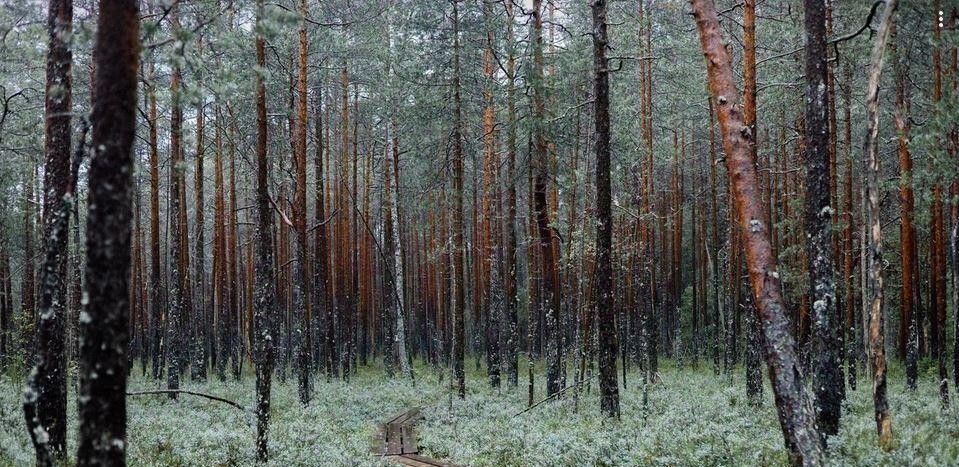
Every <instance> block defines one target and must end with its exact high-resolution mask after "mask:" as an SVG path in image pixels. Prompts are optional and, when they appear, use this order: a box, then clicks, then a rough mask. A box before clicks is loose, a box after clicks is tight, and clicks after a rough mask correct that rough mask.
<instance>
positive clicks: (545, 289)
mask: <svg viewBox="0 0 959 467" xmlns="http://www.w3.org/2000/svg"><path fill="white" fill-rule="evenodd" d="M532 15H533V18H532V32H531V38H530V41H531V42H532V47H533V63H532V65H531V67H530V87H531V89H532V94H533V95H532V101H533V102H532V103H533V108H532V117H533V130H532V131H533V135H532V137H533V152H532V154H531V155H530V164H531V165H532V169H533V192H532V193H531V196H532V199H533V212H534V217H535V222H536V241H537V244H538V249H539V255H540V258H539V263H538V265H539V268H540V271H539V273H540V280H541V281H542V287H541V291H540V293H539V294H538V301H537V303H536V309H537V310H538V311H539V312H540V313H542V315H543V317H544V322H543V325H544V326H543V330H544V335H545V336H544V337H545V339H546V351H545V352H546V395H547V396H552V395H554V394H556V393H557V392H559V390H560V389H562V388H561V387H560V355H559V351H560V340H561V338H562V332H561V331H560V329H559V321H558V319H557V315H558V313H559V303H560V300H559V298H560V296H559V293H560V291H559V290H557V285H558V284H556V258H555V250H554V248H553V230H552V227H550V225H549V224H550V220H549V215H550V211H549V203H548V201H547V194H548V191H549V186H548V185H549V176H550V174H549V140H548V139H547V135H546V125H547V123H546V86H545V83H544V76H543V17H542V16H543V2H542V0H533V9H532Z"/></svg>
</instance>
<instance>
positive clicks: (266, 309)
mask: <svg viewBox="0 0 959 467" xmlns="http://www.w3.org/2000/svg"><path fill="white" fill-rule="evenodd" d="M263 14H264V13H263V0H257V2H256V22H257V26H256V30H257V31H258V32H257V35H256V44H255V47H256V63H257V66H258V67H259V69H260V70H263V69H265V67H266V46H265V40H264V38H263V35H262V32H260V31H261V29H260V28H261V26H260V23H261V22H262V21H263ZM266 130H267V126H266V86H265V85H264V83H263V75H262V74H261V73H260V72H257V73H256V224H257V229H256V233H255V249H256V296H255V297H254V300H255V301H256V304H255V310H254V315H253V354H254V364H255V365H256V407H255V409H254V410H255V413H256V458H257V461H259V462H266V460H267V455H268V454H267V440H268V439H269V426H270V379H271V377H272V375H273V336H272V335H271V329H272V326H271V324H270V323H271V322H272V320H273V317H274V314H275V313H274V310H275V306H276V289H275V285H274V282H273V279H274V270H273V239H272V236H271V234H270V233H271V232H272V229H273V210H272V209H270V192H269V185H268V183H269V172H268V171H269V165H268V161H267V153H266V148H267V141H266V138H267V131H266Z"/></svg>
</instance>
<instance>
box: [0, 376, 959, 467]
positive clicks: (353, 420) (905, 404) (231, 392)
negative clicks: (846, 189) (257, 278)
mask: <svg viewBox="0 0 959 467" xmlns="http://www.w3.org/2000/svg"><path fill="white" fill-rule="evenodd" d="M467 367H469V368H470V369H471V370H473V371H471V372H470V374H469V375H468V393H467V398H466V400H465V401H459V400H458V399H456V398H455V397H454V398H453V399H452V406H451V405H450V398H449V395H450V393H449V387H448V385H449V379H448V378H444V379H442V380H441V379H440V378H439V376H438V375H436V374H434V373H433V372H432V371H431V370H429V369H427V368H425V367H419V368H418V371H417V382H416V384H415V385H411V384H409V382H408V381H405V380H401V379H397V380H392V381H391V380H389V379H387V378H386V377H385V376H383V373H382V372H381V371H380V370H379V368H376V367H371V368H363V369H361V370H360V373H359V375H357V376H356V377H354V378H353V379H352V381H351V382H350V383H344V382H341V381H334V382H327V381H326V380H325V379H324V378H320V379H318V380H317V381H316V386H315V397H314V399H313V401H312V402H311V403H310V405H309V406H308V407H303V406H302V405H300V403H299V401H298V399H297V392H296V385H295V380H294V379H293V378H290V379H288V380H287V382H286V383H281V382H279V381H276V380H275V382H274V393H273V396H274V397H273V411H272V415H273V421H272V423H271V433H270V455H271V462H270V464H271V465H278V466H288V465H381V464H384V462H383V461H382V460H381V459H377V458H375V457H373V456H371V455H370V447H371V442H372V440H373V435H374V431H375V429H376V424H377V423H378V422H381V421H384V420H386V419H387V418H389V417H390V416H392V415H395V414H397V413H399V412H402V411H404V410H405V409H407V408H410V407H416V406H422V407H425V409H424V415H425V416H426V419H425V421H424V422H423V423H422V424H421V425H420V427H419V439H420V445H421V447H422V448H423V450H424V453H425V454H427V455H430V456H433V457H437V458H445V459H450V460H452V461H454V462H457V463H459V464H468V465H476V466H527V465H534V466H537V465H542V466H556V465H697V466H699V465H783V464H785V463H786V453H785V450H784V449H783V447H782V435H781V432H780V430H779V424H778V422H777V419H776V413H775V409H774V406H773V405H772V396H771V394H770V391H769V387H768V385H767V386H766V387H765V388H764V399H763V401H762V405H761V406H760V407H753V406H750V405H749V404H747V403H746V399H745V396H744V394H745V383H744V381H743V377H742V372H741V371H740V372H737V374H735V375H734V376H733V379H730V378H729V377H727V376H719V377H716V376H713V374H712V371H711V369H710V368H707V367H706V366H701V367H699V368H690V367H688V366H687V367H684V368H677V367H676V366H674V365H673V364H671V363H670V362H666V363H665V365H664V366H663V368H662V371H661V373H660V377H661V378H660V381H659V382H657V383H656V384H653V385H650V386H648V388H647V391H648V392H647V394H648V399H647V400H648V402H647V403H646V404H645V405H644V403H643V392H644V389H643V386H642V381H641V380H640V378H639V375H638V374H636V373H632V372H631V373H629V375H628V378H629V379H628V381H627V385H626V389H625V390H624V389H622V388H621V399H622V417H621V419H620V420H619V421H612V420H607V419H606V418H605V417H603V416H601V415H600V414H599V410H598V407H599V400H598V396H597V387H596V382H595V380H593V381H592V384H591V387H590V388H589V391H588V393H587V392H586V391H585V390H584V391H583V392H582V393H581V394H580V397H579V400H578V401H576V400H575V398H574V397H573V393H572V391H568V392H567V393H566V394H565V395H564V397H563V398H562V399H560V400H556V401H552V402H548V403H545V404H542V405H540V406H538V407H536V408H534V409H532V410H531V411H529V412H526V413H524V414H522V415H516V414H517V413H519V412H520V411H522V410H523V409H525V408H526V380H525V378H521V380H520V388H518V389H513V390H509V389H507V388H505V387H504V388H501V389H499V390H493V389H490V387H489V384H488V383H487V382H486V379H485V372H482V371H476V370H474V369H473V365H472V361H470V362H469V363H468V364H467ZM540 370H541V369H537V380H536V382H537V392H536V394H537V396H536V397H537V400H538V399H540V398H542V397H544V395H543V388H542V384H543V382H544V380H543V377H542V372H541V371H540ZM136 373H137V376H134V377H132V379H131V383H130V390H131V391H138V390H148V389H154V388H159V387H160V386H159V385H158V384H157V383H155V382H153V381H150V380H149V379H145V378H142V377H140V376H139V372H136ZM522 374H523V375H525V372H522ZM444 376H446V375H444ZM890 383H891V384H890V403H891V408H892V416H893V430H894V433H895V437H896V449H895V450H894V451H892V452H891V453H883V452H881V451H879V450H878V448H877V447H876V443H875V435H874V432H875V429H874V426H875V425H874V423H873V418H872V398H871V392H870V387H871V386H870V385H869V384H868V382H867V384H866V385H860V388H859V389H858V390H857V391H855V392H850V394H849V398H848V400H847V402H846V405H845V408H844V412H843V419H842V428H841V431H840V433H839V435H838V436H836V437H833V438H831V439H830V443H829V444H830V447H829V460H830V463H831V464H833V465H959V443H957V442H956V439H957V438H959V410H957V409H956V408H954V407H953V408H950V409H947V410H946V411H943V410H941V409H940V405H939V398H938V393H937V390H936V388H935V385H934V378H933V374H932V373H928V374H926V375H924V378H923V380H922V381H921V383H920V387H919V390H918V391H917V392H916V393H907V391H906V389H905V387H904V385H903V380H902V377H901V372H899V371H898V369H897V368H894V371H893V374H892V376H891V381H890ZM184 388H186V389H193V390H197V391H200V392H206V393H210V394H214V395H217V396H221V397H224V398H227V399H231V400H235V401H237V402H239V403H241V404H242V405H244V406H246V407H252V401H253V378H252V376H249V375H248V376H246V377H245V378H244V379H243V381H242V382H239V383H237V382H225V383H221V382H218V381H211V382H208V383H200V384H195V383H189V382H187V383H185V384H184ZM73 397H74V396H73V395H72V394H71V399H70V401H69V409H70V417H71V425H70V442H71V448H70V449H71V451H72V450H73V449H75V447H76V444H75V439H76V423H75V422H74V421H75V420H76V408H75V404H74V400H73ZM128 410H129V440H128V441H129V450H128V460H129V464H130V465H151V466H152V465H162V466H168V465H170V466H180V465H182V466H194V465H197V466H208V465H210V466H213V465H252V464H253V463H254V462H253V428H252V427H251V426H250V424H251V423H252V414H251V413H250V412H249V409H248V410H247V411H245V412H241V411H239V410H237V409H236V408H233V407H230V406H228V405H226V404H223V403H219V402H214V401H209V400H206V399H200V398H196V397H193V396H187V395H184V396H181V397H180V400H179V401H177V402H171V401H169V400H168V399H167V397H166V396H161V395H147V396H136V397H131V398H129V399H128ZM23 426H24V425H23V416H22V412H21V410H20V388H19V384H18V383H15V382H13V381H12V380H10V379H9V378H0V465H18V466H19V465H32V464H33V451H32V448H31V447H30V445H29V439H28V437H27V434H26V431H25V429H24V428H23Z"/></svg>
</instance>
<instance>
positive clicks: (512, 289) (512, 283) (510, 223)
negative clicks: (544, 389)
mask: <svg viewBox="0 0 959 467" xmlns="http://www.w3.org/2000/svg"><path fill="white" fill-rule="evenodd" d="M503 3H504V4H505V8H506V53H507V57H506V79H507V84H506V119H507V120H506V177H505V183H506V222H505V225H504V228H505V229H506V245H505V247H506V248H505V255H504V256H505V257H504V260H505V261H506V264H505V266H504V271H505V274H504V281H503V282H504V286H505V287H504V288H505V292H506V348H505V349H504V358H505V359H506V380H507V383H508V385H509V386H510V387H516V386H517V385H518V384H519V319H518V317H517V313H516V308H517V307H518V305H519V300H518V296H517V289H518V287H517V281H516V241H517V239H516V97H515V96H516V56H515V55H516V39H515V38H514V37H513V23H514V21H515V19H514V16H513V15H514V12H513V2H503Z"/></svg>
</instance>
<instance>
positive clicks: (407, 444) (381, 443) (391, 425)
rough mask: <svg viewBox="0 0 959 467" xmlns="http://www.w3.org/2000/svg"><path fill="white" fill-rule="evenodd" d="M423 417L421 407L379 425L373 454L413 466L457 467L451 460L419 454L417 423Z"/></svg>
mask: <svg viewBox="0 0 959 467" xmlns="http://www.w3.org/2000/svg"><path fill="white" fill-rule="evenodd" d="M422 419H423V415H422V414H421V413H420V409H418V408H415V409H410V410H407V411H406V412H403V413H401V414H399V415H397V416H395V417H393V418H391V419H389V420H388V421H386V422H385V423H383V424H381V425H380V426H379V427H377V430H376V441H375V443H374V445H373V454H374V455H377V456H381V457H386V458H387V459H389V460H391V461H393V462H396V463H398V464H403V465H409V466H413V467H430V466H435V467H441V466H442V467H455V466H454V464H450V463H449V462H444V461H439V460H436V459H430V458H428V457H423V456H421V455H419V450H420V449H419V445H418V444H417V441H416V423H417V422H419V421H420V420H422Z"/></svg>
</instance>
